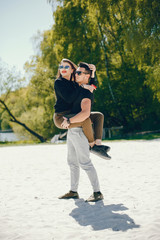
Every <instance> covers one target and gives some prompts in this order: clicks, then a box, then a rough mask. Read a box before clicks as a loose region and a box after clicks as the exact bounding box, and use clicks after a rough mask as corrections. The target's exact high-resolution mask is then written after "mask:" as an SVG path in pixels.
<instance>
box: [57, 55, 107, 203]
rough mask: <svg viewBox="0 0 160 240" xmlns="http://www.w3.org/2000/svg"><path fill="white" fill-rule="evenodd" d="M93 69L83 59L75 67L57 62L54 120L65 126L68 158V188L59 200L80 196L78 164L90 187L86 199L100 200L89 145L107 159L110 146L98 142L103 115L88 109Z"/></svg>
mask: <svg viewBox="0 0 160 240" xmlns="http://www.w3.org/2000/svg"><path fill="white" fill-rule="evenodd" d="M95 70H96V69H95V66H94V65H92V64H87V63H82V62H81V63H80V64H79V67H78V68H77V66H76V65H75V64H74V63H73V62H71V61H70V60H69V59H62V61H61V63H60V65H59V69H58V74H57V80H56V81H55V85H54V88H55V93H56V97H57V101H56V104H55V114H54V123H55V125H56V126H57V127H58V128H61V129H68V134H67V147H68V157H67V160H68V164H69V166H70V172H71V190H70V192H69V193H67V194H65V195H63V196H61V197H60V199H69V198H78V197H79V196H78V193H77V189H78V183H79V165H80V166H81V167H82V168H83V169H84V170H85V171H86V173H87V174H88V177H89V180H90V182H91V185H92V187H93V195H91V197H90V198H89V199H88V201H98V200H101V199H103V195H102V193H101V192H100V186H99V181H98V177H97V173H96V170H95V168H94V166H93V164H92V162H91V160H90V158H89V145H90V151H91V152H92V153H95V154H97V155H99V156H101V157H103V158H105V159H110V157H109V155H108V154H107V151H109V149H110V148H109V147H107V146H104V145H101V140H102V132H103V121H104V116H103V114H102V113H99V112H91V104H92V102H93V91H94V89H95V86H91V85H90V84H92V83H95V76H94V75H95ZM92 123H93V128H92ZM93 130H94V131H93ZM93 132H94V133H93ZM88 143H89V144H88Z"/></svg>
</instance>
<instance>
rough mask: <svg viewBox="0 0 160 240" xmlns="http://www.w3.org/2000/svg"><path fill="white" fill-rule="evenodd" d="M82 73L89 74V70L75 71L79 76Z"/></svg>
mask: <svg viewBox="0 0 160 240" xmlns="http://www.w3.org/2000/svg"><path fill="white" fill-rule="evenodd" d="M82 73H84V74H89V73H87V72H82V71H75V74H77V75H78V76H80V75H81V74H82Z"/></svg>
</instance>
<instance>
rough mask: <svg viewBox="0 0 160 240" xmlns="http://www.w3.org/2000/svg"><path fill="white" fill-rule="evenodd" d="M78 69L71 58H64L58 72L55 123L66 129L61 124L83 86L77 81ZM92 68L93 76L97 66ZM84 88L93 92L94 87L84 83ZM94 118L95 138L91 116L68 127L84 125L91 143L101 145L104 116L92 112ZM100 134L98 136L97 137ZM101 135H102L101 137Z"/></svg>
mask: <svg viewBox="0 0 160 240" xmlns="http://www.w3.org/2000/svg"><path fill="white" fill-rule="evenodd" d="M76 69H77V66H76V65H75V64H74V63H73V62H72V61H70V60H69V59H62V61H61V63H60V65H59V69H58V73H57V79H56V81H55V85H54V88H55V93H56V97H57V101H56V104H55V106H54V107H55V114H54V123H55V125H56V126H57V127H58V128H60V129H64V128H63V127H62V126H61V124H62V122H63V120H64V118H63V117H64V115H67V114H69V113H70V110H71V108H72V103H73V102H74V100H75V99H76V98H77V96H78V94H79V92H80V89H81V86H79V85H78V84H77V83H76V82H75V71H76ZM90 69H92V70H93V71H92V76H93V75H94V71H95V66H94V65H90ZM92 76H91V77H92ZM91 81H92V82H93V81H94V78H91ZM83 87H84V88H86V89H88V90H90V91H91V92H93V90H94V88H95V87H93V86H91V85H83ZM91 116H92V120H93V126H95V131H94V133H95V138H94V135H93V129H92V121H91V118H87V119H86V120H84V121H83V122H79V123H77V122H76V123H71V124H70V125H69V127H68V128H73V127H82V129H83V132H84V134H85V135H86V137H87V139H88V142H89V145H90V146H91V147H93V146H94V145H95V144H96V145H101V139H102V131H103V121H104V116H103V114H102V113H99V112H96V113H95V115H94V113H92V114H91ZM97 135H98V138H97ZM99 136H100V137H99ZM100 138H101V139H100ZM104 147H105V150H107V151H108V150H109V149H110V148H109V147H106V146H104Z"/></svg>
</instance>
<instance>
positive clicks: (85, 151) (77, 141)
mask: <svg viewBox="0 0 160 240" xmlns="http://www.w3.org/2000/svg"><path fill="white" fill-rule="evenodd" d="M72 132H74V133H75V137H73V138H72V141H74V142H73V145H74V147H75V149H76V154H77V159H78V161H79V163H80V166H81V168H82V169H84V170H85V171H86V173H87V175H88V177H89V180H90V182H91V185H92V188H93V194H92V195H91V196H90V197H89V198H88V199H87V200H86V201H87V202H96V201H99V200H102V199H103V194H102V193H101V192H100V186H99V180H98V176H97V172H96V170H95V168H94V166H93V164H92V162H91V159H90V157H89V145H88V146H87V142H88V141H87V138H86V136H85V135H84V133H83V131H82V129H81V128H79V129H78V128H77V129H73V130H72Z"/></svg>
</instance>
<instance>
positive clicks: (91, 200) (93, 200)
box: [85, 198, 103, 202]
mask: <svg viewBox="0 0 160 240" xmlns="http://www.w3.org/2000/svg"><path fill="white" fill-rule="evenodd" d="M100 200H103V198H102V199H97V200H95V199H90V200H89V199H87V200H86V201H85V202H98V201H100Z"/></svg>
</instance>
